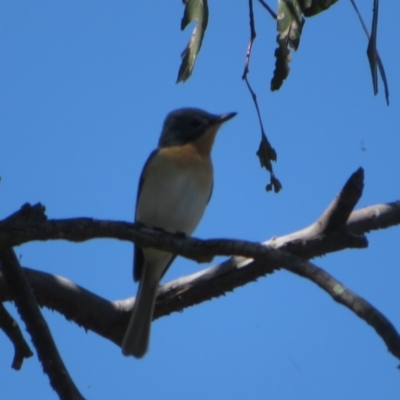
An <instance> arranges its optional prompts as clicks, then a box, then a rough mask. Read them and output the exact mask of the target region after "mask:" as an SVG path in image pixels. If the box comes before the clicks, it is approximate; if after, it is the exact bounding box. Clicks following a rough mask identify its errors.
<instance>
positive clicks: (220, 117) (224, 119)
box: [216, 112, 237, 124]
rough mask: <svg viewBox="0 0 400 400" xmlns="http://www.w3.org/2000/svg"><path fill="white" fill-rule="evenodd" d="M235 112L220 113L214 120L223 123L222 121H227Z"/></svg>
mask: <svg viewBox="0 0 400 400" xmlns="http://www.w3.org/2000/svg"><path fill="white" fill-rule="evenodd" d="M236 114H237V113H236V112H231V113H227V114H222V115H220V116H219V117H218V118H217V121H216V122H217V123H218V124H223V123H224V122H226V121H229V120H230V119H232V118H233V117H234V116H235V115H236Z"/></svg>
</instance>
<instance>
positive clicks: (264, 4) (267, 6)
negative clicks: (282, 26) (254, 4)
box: [258, 0, 277, 19]
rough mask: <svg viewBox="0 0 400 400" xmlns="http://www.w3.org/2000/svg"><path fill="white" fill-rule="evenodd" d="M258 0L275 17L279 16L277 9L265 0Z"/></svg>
mask: <svg viewBox="0 0 400 400" xmlns="http://www.w3.org/2000/svg"><path fill="white" fill-rule="evenodd" d="M258 1H259V2H260V3H261V5H262V6H263V7H264V8H266V10H267V11H268V12H269V13H270V15H271V17H272V18H273V19H276V18H277V15H276V13H275V11H274V10H273V9H272V8H271V7H270V6H269V5H268V4H267V3H266V2H265V1H264V0H258Z"/></svg>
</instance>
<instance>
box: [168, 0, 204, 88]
mask: <svg viewBox="0 0 400 400" xmlns="http://www.w3.org/2000/svg"><path fill="white" fill-rule="evenodd" d="M183 4H185V11H184V14H183V18H182V22H181V30H184V29H185V28H186V27H187V26H188V25H189V24H190V23H191V22H193V21H197V25H196V27H195V28H194V30H193V34H192V37H191V38H190V40H189V43H188V45H187V46H186V48H185V50H184V51H183V52H182V54H181V57H182V63H181V66H180V68H179V72H178V79H177V81H176V83H179V82H185V81H186V80H187V79H189V77H190V75H191V74H192V72H193V68H194V62H195V61H196V57H197V54H198V53H199V51H200V48H201V44H202V42H203V38H204V33H205V31H206V29H207V23H208V4H207V0H183Z"/></svg>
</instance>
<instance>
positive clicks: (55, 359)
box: [0, 248, 83, 400]
mask: <svg viewBox="0 0 400 400" xmlns="http://www.w3.org/2000/svg"><path fill="white" fill-rule="evenodd" d="M0 264H1V269H2V272H3V276H4V278H5V280H6V282H7V285H8V287H9V288H10V290H11V291H12V293H13V298H14V300H15V304H16V306H17V308H18V311H19V313H20V315H21V317H22V319H23V320H24V322H25V323H26V327H27V330H28V332H29V334H30V335H31V337H32V341H33V343H34V345H35V347H36V350H37V352H38V357H39V359H40V361H41V363H42V366H43V369H44V371H45V373H46V374H47V375H48V376H49V379H50V384H51V386H52V387H53V389H54V390H55V391H56V392H57V394H58V395H59V397H60V399H68V400H79V399H83V396H82V395H81V394H80V393H79V390H78V388H77V387H76V386H75V384H74V382H73V381H72V379H71V377H70V375H69V374H68V371H67V369H66V367H65V365H64V363H63V361H62V359H61V357H60V355H59V353H58V351H57V347H56V345H55V343H54V340H53V338H52V336H51V333H50V329H49V327H48V326H47V323H46V321H45V320H44V318H43V316H42V314H41V312H40V310H39V306H38V304H37V302H36V299H35V296H34V295H33V292H32V289H31V287H30V286H29V282H28V280H27V279H26V277H25V275H24V273H23V271H22V270H21V267H20V265H19V262H18V259H17V257H16V255H15V253H14V251H13V250H11V249H4V248H0Z"/></svg>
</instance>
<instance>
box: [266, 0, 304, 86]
mask: <svg viewBox="0 0 400 400" xmlns="http://www.w3.org/2000/svg"><path fill="white" fill-rule="evenodd" d="M303 1H304V0H279V1H278V15H277V29H278V32H279V34H278V36H277V38H276V41H277V43H278V45H279V47H278V48H277V49H276V50H275V58H276V61H275V71H274V75H273V77H272V80H271V90H272V91H274V90H278V89H279V88H280V87H281V86H282V83H283V81H284V80H285V79H286V78H287V76H288V75H289V71H290V67H289V62H290V61H291V54H290V49H293V50H297V49H298V47H299V43H300V35H301V31H302V29H303V25H304V18H303V16H302V10H301V7H300V2H303Z"/></svg>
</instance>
